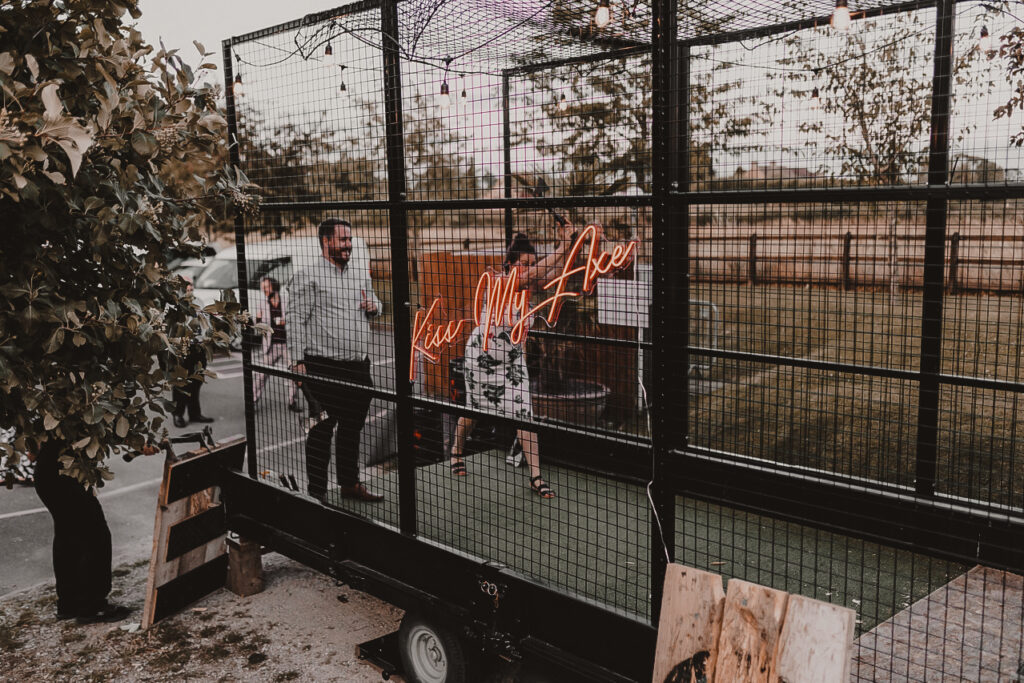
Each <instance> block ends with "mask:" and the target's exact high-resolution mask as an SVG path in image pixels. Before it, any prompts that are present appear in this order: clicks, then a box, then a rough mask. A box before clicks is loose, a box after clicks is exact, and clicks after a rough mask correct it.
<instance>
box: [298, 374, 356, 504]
mask: <svg viewBox="0 0 1024 683" xmlns="http://www.w3.org/2000/svg"><path fill="white" fill-rule="evenodd" d="M303 360H304V362H305V366H306V375H307V376H308V377H311V378H312V379H307V380H306V382H308V383H309V390H310V391H311V392H312V394H313V396H314V397H315V398H316V400H317V401H318V402H319V403H320V405H321V407H322V408H323V409H324V410H325V411H327V419H326V420H324V421H323V422H320V423H319V424H316V425H314V426H313V428H312V429H310V430H309V436H308V437H307V438H306V473H307V475H308V477H309V494H310V495H311V496H313V497H315V498H321V499H322V498H323V497H324V495H325V494H326V493H327V465H328V463H330V460H331V437H332V436H333V435H334V431H335V429H334V428H335V426H337V428H338V429H337V432H338V433H337V437H336V438H335V461H336V466H337V468H338V484H339V485H340V486H354V485H355V484H358V483H359V436H360V433H361V432H362V430H363V424H364V423H365V422H366V414H367V413H368V412H369V411H370V400H371V396H370V395H369V394H365V393H363V392H360V391H358V390H356V389H351V388H349V387H344V386H339V385H337V384H329V383H325V382H318V381H317V379H316V378H318V377H320V378H324V379H328V380H339V381H343V382H349V383H351V384H360V385H362V386H366V387H372V386H373V379H372V378H371V377H370V359H368V358H367V359H365V360H361V361H339V360H332V359H329V358H321V357H319V356H306V357H305V358H304V359H303Z"/></svg>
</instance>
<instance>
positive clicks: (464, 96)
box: [459, 74, 469, 108]
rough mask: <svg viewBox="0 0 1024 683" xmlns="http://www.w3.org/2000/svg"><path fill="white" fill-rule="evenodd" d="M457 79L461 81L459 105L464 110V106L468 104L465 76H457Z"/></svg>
mask: <svg viewBox="0 0 1024 683" xmlns="http://www.w3.org/2000/svg"><path fill="white" fill-rule="evenodd" d="M459 78H461V79H462V94H460V95H459V104H461V105H462V107H463V108H465V106H466V105H467V104H468V103H469V95H467V94H466V75H465V74H459Z"/></svg>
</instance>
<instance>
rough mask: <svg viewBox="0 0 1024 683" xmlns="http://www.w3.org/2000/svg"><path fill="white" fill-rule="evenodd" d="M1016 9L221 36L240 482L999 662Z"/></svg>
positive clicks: (346, 27)
mask: <svg viewBox="0 0 1024 683" xmlns="http://www.w3.org/2000/svg"><path fill="white" fill-rule="evenodd" d="M1014 7H1015V6H1014V5H1012V4H1007V5H1003V4H999V5H993V4H985V3H976V2H962V3H955V4H954V3H952V2H949V1H947V0H941V1H938V2H925V1H921V2H908V3H892V4H890V3H884V2H878V3H856V2H855V3H851V4H850V5H847V3H846V2H844V1H843V0H840V2H839V3H838V4H833V3H832V2H829V1H821V0H812V1H811V2H801V3H793V2H776V1H768V2H758V3H753V2H745V1H743V0H733V1H730V2H712V3H695V4H689V3H686V2H678V3H677V2H669V1H668V0H665V1H664V2H654V3H652V2H651V1H650V0H636V1H630V0H625V1H619V0H611V1H608V0H600V1H599V0H594V1H593V2H566V1H564V0H514V1H511V2H502V3H493V2H483V1H482V0H408V1H406V2H400V3H399V2H396V3H389V2H360V3H355V4H353V5H349V6H346V7H341V8H338V9H334V10H328V11H325V12H321V13H318V14H315V15H309V16H306V17H303V18H301V19H297V20H296V21H293V22H290V23H288V24H284V25H281V26H278V27H273V28H270V29H266V30H263V31H259V32H256V33H253V34H250V35H246V36H241V37H238V38H233V39H230V40H228V41H225V44H224V58H225V66H226V71H227V83H228V85H229V88H228V111H229V118H230V124H231V130H232V135H233V138H232V141H231V142H232V150H233V154H234V155H235V159H236V161H237V163H238V165H239V166H240V167H241V168H242V169H243V170H244V172H245V173H246V174H247V175H248V177H249V179H250V180H251V181H252V182H254V183H256V184H257V185H259V187H260V192H261V194H262V199H263V202H262V208H261V212H260V214H259V215H258V216H257V217H252V218H249V219H247V220H246V221H245V222H244V223H241V224H240V225H239V227H238V242H239V248H238V250H237V252H236V253H233V255H232V258H227V259H224V260H225V261H226V262H227V265H224V266H222V267H221V268H222V270H221V271H216V269H212V268H211V269H210V270H208V271H207V272H205V273H204V274H203V275H202V276H200V278H199V281H198V282H197V289H200V290H202V289H203V288H204V286H206V287H207V288H209V289H223V288H226V287H238V283H239V282H243V281H244V282H246V283H247V285H246V287H240V288H239V294H240V296H242V298H243V300H244V301H245V303H246V304H247V305H248V306H249V309H250V310H251V311H253V312H254V314H255V315H256V319H257V322H260V323H263V324H264V325H265V327H261V328H258V330H257V331H256V332H255V333H253V334H252V335H250V336H249V337H248V338H247V344H246V357H247V368H248V369H249V373H248V374H247V381H246V387H247V394H248V397H249V399H250V400H249V403H248V407H247V418H248V421H249V431H250V443H251V444H255V447H254V448H252V450H251V451H250V461H249V465H250V474H252V475H253V476H256V477H258V478H260V479H261V480H262V481H264V482H265V483H266V484H267V485H268V486H274V487H281V488H284V489H288V490H291V491H292V492H294V493H295V495H297V496H303V497H313V498H316V499H318V500H319V501H320V502H321V503H322V504H324V505H328V506H331V507H335V508H340V509H343V510H345V511H347V512H348V513H350V514H352V515H356V516H359V517H362V518H365V519H369V520H372V521H373V522H375V523H378V524H380V525H382V526H383V527H385V528H393V529H400V530H402V531H403V532H406V533H408V534H413V535H415V536H417V537H418V538H422V539H425V540H427V541H429V542H431V543H436V544H441V545H442V546H444V547H447V548H450V549H452V550H453V551H456V552H458V553H461V554H466V555H469V556H472V557H476V558H480V559H483V560H487V561H491V562H495V563H501V564H503V565H504V566H507V567H510V568H512V569H514V570H515V571H517V572H519V573H520V574H521V575H523V576H526V577H528V578H530V579H531V580H534V581H536V582H538V583H541V584H544V585H546V586H551V587H554V588H557V589H558V590H560V591H563V592H566V593H568V594H570V595H572V596H574V597H576V598H578V599H579V600H582V601H585V602H587V603H591V604H595V605H599V606H601V607H603V608H607V609H609V610H612V611H616V612H619V613H622V614H626V615H630V616H632V617H636V618H639V619H642V620H651V619H654V618H656V616H657V612H658V603H659V601H660V597H661V594H660V586H659V582H660V577H661V575H662V573H663V571H664V566H665V562H666V560H667V559H668V558H675V559H676V560H677V561H680V562H682V563H684V564H687V565H690V566H696V567H699V568H702V569H706V570H708V571H713V572H716V573H720V574H722V575H724V576H726V577H730V578H732V577H736V578H742V579H745V580H750V581H754V582H757V583H761V584H765V585H768V586H772V587H775V588H780V589H783V590H786V591H790V592H792V593H799V594H804V595H808V596H810V597H814V598H817V599H819V600H824V601H828V602H833V603H837V604H842V605H845V606H848V607H851V608H853V609H854V610H856V612H857V615H858V617H857V634H856V635H857V640H856V642H855V646H854V651H853V667H852V672H853V675H854V677H855V678H856V679H857V680H903V679H913V680H940V679H942V680H952V679H959V678H962V679H968V680H1013V679H1014V677H1015V676H1019V675H1020V673H1019V667H1020V666H1021V661H1022V659H1024V657H1022V647H1024V645H1022V642H1024V641H1022V636H1021V634H1022V630H1024V612H1022V607H1021V604H1022V578H1021V576H1020V573H1021V571H1022V570H1024V533H1022V531H1024V461H1022V459H1021V458H1022V456H1021V452H1022V449H1021V439H1022V437H1021V435H1019V434H1018V431H1019V429H1020V425H1021V424H1024V422H1022V417H1024V415H1022V408H1021V406H1020V398H1021V393H1022V391H1024V382H1022V376H1021V363H1022V358H1024V304H1022V301H1024V298H1022V297H1024V226H1022V222H1021V216H1022V215H1024V214H1022V213H1021V211H1020V208H1021V207H1020V205H1019V202H1020V197H1021V196H1022V189H1024V186H1022V185H1021V183H1020V176H1019V173H1020V168H1021V161H1022V156H1021V151H1020V150H1021V147H1020V146H1018V145H1017V144H1016V141H1017V136H1018V135H1019V131H1020V121H1019V114H1017V115H1016V117H1015V115H1014V114H1013V112H1012V111H1011V112H1010V115H997V114H996V111H997V109H999V108H1000V107H1001V106H1002V105H1004V104H1005V103H1006V102H1007V100H1008V99H1010V97H1011V96H1012V88H1013V84H1012V83H1011V82H1010V81H1009V80H1008V79H1007V76H1006V69H1007V62H1006V61H1005V60H1004V59H1003V56H1004V53H1005V51H1004V53H1003V54H1001V53H999V52H998V49H999V38H1000V36H1003V35H1005V34H1008V33H1009V32H1010V31H1011V29H1012V28H1013V27H1015V26H1019V23H1020V22H1019V19H1018V18H1017V17H1016V16H1015V15H1014V14H1013V11H1014ZM328 219H335V220H334V222H332V221H331V220H328ZM338 220H340V221H341V222H340V223H338V222H337V221H338ZM325 221H326V223H325ZM221 258H222V256H218V257H217V259H215V260H214V263H215V264H217V263H218V262H219V261H220V260H221ZM233 268H234V269H237V273H238V275H237V276H234V275H232V273H233V272H234V271H233V270H232V269H233ZM217 277H220V281H216V282H215V281H214V280H216V279H217ZM232 278H234V279H232ZM204 279H205V282H204ZM297 363H301V365H300V366H297V365H296V364H297ZM332 444H333V445H332ZM538 477H539V478H538ZM360 482H361V484H360ZM362 485H365V488H360V486H362ZM373 494H380V495H382V496H383V500H379V501H378V500H371V499H373V498H375V497H376V496H375V495H373ZM551 494H553V497H548V496H549V495H551Z"/></svg>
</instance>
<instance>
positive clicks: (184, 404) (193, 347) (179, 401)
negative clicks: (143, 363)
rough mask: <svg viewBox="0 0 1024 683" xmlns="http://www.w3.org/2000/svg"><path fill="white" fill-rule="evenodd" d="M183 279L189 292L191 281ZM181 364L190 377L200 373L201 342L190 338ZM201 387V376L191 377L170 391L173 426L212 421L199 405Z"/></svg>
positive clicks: (203, 363)
mask: <svg viewBox="0 0 1024 683" xmlns="http://www.w3.org/2000/svg"><path fill="white" fill-rule="evenodd" d="M185 281H186V282H188V287H187V289H186V293H188V294H191V293H192V281H191V280H190V279H188V278H185ZM181 365H182V367H183V368H185V371H186V372H187V373H188V374H189V376H190V377H191V376H192V375H197V374H199V373H202V371H203V370H204V369H205V368H206V351H205V350H203V346H202V344H200V343H198V342H197V341H195V340H192V342H191V343H190V344H189V346H188V352H187V353H186V355H185V358H184V359H183V360H182V363H181ZM202 387H203V380H202V378H201V377H192V378H191V379H189V380H188V381H187V382H185V386H183V387H177V386H176V387H174V389H173V390H172V391H171V397H172V398H173V400H174V410H173V411H172V414H173V416H174V426H175V427H187V426H188V424H189V423H190V422H213V418H212V417H207V416H205V415H203V411H202V409H201V408H200V407H199V390H200V389H201V388H202ZM186 410H188V420H186V419H185V411H186Z"/></svg>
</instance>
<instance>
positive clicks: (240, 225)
mask: <svg viewBox="0 0 1024 683" xmlns="http://www.w3.org/2000/svg"><path fill="white" fill-rule="evenodd" d="M221 46H222V58H223V60H224V94H225V95H226V96H227V118H228V158H229V159H230V161H231V165H232V166H237V167H239V168H240V167H241V165H242V161H241V158H240V155H239V151H238V146H239V145H240V144H241V139H240V137H239V135H238V119H237V116H238V114H237V112H236V110H235V91H234V88H233V87H232V86H233V85H234V80H235V74H234V69H233V67H232V63H231V57H232V54H231V41H230V40H225V41H223V42H222V43H221ZM235 253H236V256H235V261H236V263H237V264H238V281H239V282H240V283H242V286H240V287H239V288H238V303H239V305H241V307H242V310H243V311H250V310H252V309H251V308H249V288H248V287H246V286H245V284H244V283H246V282H248V281H249V275H248V268H247V266H246V262H245V220H244V219H243V218H242V217H241V216H240V215H238V214H237V213H236V215H235ZM255 345H256V337H255V335H254V334H253V331H252V327H251V326H248V325H247V326H246V327H245V329H244V330H243V331H242V395H243V396H244V397H245V403H244V406H245V443H246V459H245V460H246V463H247V465H248V468H247V469H248V472H249V476H250V477H251V478H253V479H255V478H256V476H257V472H258V471H259V468H258V466H257V462H256V445H257V444H256V411H255V410H254V406H253V393H252V391H253V389H252V349H253V348H254V347H255Z"/></svg>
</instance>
